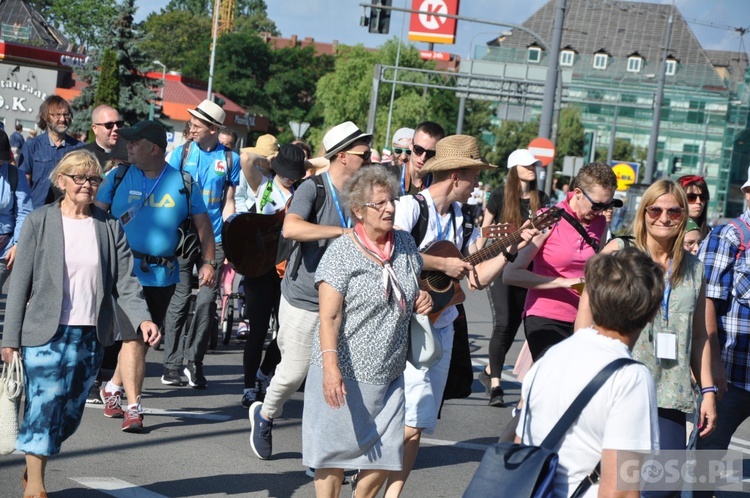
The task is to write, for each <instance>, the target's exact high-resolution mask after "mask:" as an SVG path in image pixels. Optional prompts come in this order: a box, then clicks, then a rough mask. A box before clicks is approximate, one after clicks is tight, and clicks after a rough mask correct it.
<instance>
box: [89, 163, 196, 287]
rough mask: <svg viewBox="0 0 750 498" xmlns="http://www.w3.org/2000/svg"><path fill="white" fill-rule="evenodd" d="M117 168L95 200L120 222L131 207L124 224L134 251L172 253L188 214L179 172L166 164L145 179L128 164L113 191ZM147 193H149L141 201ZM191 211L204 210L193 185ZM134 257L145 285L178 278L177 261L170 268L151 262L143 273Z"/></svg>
mask: <svg viewBox="0 0 750 498" xmlns="http://www.w3.org/2000/svg"><path fill="white" fill-rule="evenodd" d="M116 171H117V169H113V170H112V171H110V172H109V173H108V174H107V178H106V179H105V181H104V183H102V185H101V187H100V188H99V193H98V194H97V195H96V200H97V201H100V202H103V203H105V204H109V205H110V211H111V213H112V215H113V216H115V217H116V218H118V219H120V221H121V222H122V221H123V219H122V216H123V214H125V213H126V212H128V210H129V209H131V208H132V209H133V211H132V214H133V216H132V218H130V219H129V220H128V221H127V223H125V224H124V227H125V236H126V238H127V239H128V244H130V247H131V248H132V249H133V250H134V251H138V252H140V253H143V254H148V255H150V256H164V257H171V256H174V250H175V248H176V247H177V242H178V240H177V227H179V226H180V223H182V222H183V221H185V219H186V218H187V216H188V207H187V196H186V195H185V193H184V189H185V186H184V184H183V181H182V173H180V172H179V171H177V170H175V169H174V168H169V167H165V168H164V172H163V174H162V175H161V178H146V177H145V175H144V174H143V172H142V171H141V170H139V169H138V168H136V167H135V166H130V168H128V171H127V173H126V174H125V176H124V177H123V179H122V182H120V184H119V185H118V186H117V190H116V191H115V192H113V188H112V187H113V185H114V178H115V172H116ZM149 192H150V193H151V194H150V195H149V196H148V200H147V202H145V203H144V198H145V196H146V195H148V194H149ZM113 194H114V198H113ZM190 212H191V214H201V213H205V212H206V205H205V204H204V203H203V197H202V196H201V193H200V189H198V188H193V191H192V195H191V206H190ZM133 259H134V260H135V262H134V265H133V271H134V273H135V275H136V276H137V277H138V280H140V282H141V285H143V286H144V287H166V286H168V285H172V284H176V283H178V282H179V281H180V270H179V268H178V265H177V261H175V262H174V268H173V269H171V270H170V269H169V268H168V267H166V266H159V265H155V264H150V265H148V271H147V272H144V271H142V270H141V260H140V258H136V257H133Z"/></svg>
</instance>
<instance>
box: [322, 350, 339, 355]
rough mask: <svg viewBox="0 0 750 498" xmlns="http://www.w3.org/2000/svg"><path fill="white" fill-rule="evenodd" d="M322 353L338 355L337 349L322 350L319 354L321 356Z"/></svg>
mask: <svg viewBox="0 0 750 498" xmlns="http://www.w3.org/2000/svg"><path fill="white" fill-rule="evenodd" d="M323 353H336V354H339V350H338V349H324V350H323V351H321V352H320V354H323Z"/></svg>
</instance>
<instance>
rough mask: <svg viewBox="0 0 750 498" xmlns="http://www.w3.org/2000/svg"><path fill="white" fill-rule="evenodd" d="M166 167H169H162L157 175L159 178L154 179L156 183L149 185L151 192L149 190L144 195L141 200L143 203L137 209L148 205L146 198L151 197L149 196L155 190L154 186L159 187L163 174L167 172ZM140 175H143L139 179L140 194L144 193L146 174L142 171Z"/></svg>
mask: <svg viewBox="0 0 750 498" xmlns="http://www.w3.org/2000/svg"><path fill="white" fill-rule="evenodd" d="M168 167H169V166H168V165H164V168H162V170H161V173H159V177H158V178H157V179H156V182H154V184H153V185H151V190H149V191H148V194H146V196H145V197H144V198H143V201H142V202H141V205H140V206H138V209H140V208H142V207H143V206H145V205H146V204H147V203H148V198H149V197H151V194H153V193H154V189H156V186H157V185H159V182H160V181H161V177H162V176H164V172H165V171H166V170H167V168H168ZM141 175H143V176H142V177H141V187H142V188H141V192H145V191H146V174H145V173H144V172H143V171H141Z"/></svg>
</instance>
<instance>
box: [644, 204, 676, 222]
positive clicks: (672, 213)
mask: <svg viewBox="0 0 750 498" xmlns="http://www.w3.org/2000/svg"><path fill="white" fill-rule="evenodd" d="M666 211H667V218H669V219H670V220H672V221H677V220H681V219H682V213H683V212H684V210H683V209H682V208H681V207H679V206H674V207H671V208H669V209H667V210H666ZM663 212H664V208H662V207H659V206H648V207H647V208H646V213H647V214H648V215H649V216H650V217H651V219H652V220H657V219H659V218H661V214H662V213H663Z"/></svg>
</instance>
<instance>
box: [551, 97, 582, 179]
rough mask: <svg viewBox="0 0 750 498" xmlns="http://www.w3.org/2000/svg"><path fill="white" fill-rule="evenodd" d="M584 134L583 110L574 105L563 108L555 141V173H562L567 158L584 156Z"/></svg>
mask: <svg viewBox="0 0 750 498" xmlns="http://www.w3.org/2000/svg"><path fill="white" fill-rule="evenodd" d="M584 132H585V130H584V128H583V123H581V109H580V108H579V107H577V106H573V105H571V106H568V107H565V108H563V109H562V110H561V111H560V118H559V119H558V125H557V139H556V140H555V161H554V167H555V171H562V166H563V161H564V158H565V156H576V157H580V156H582V155H583V135H584Z"/></svg>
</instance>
